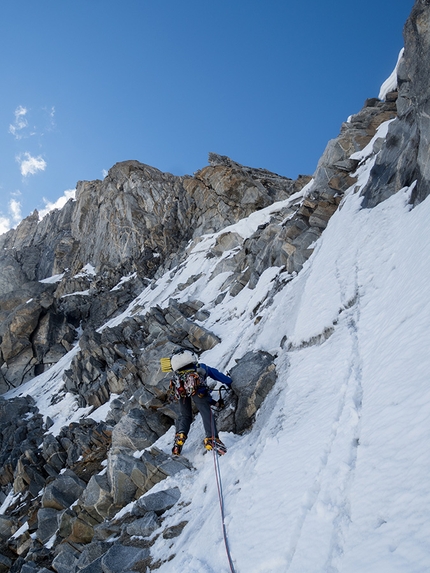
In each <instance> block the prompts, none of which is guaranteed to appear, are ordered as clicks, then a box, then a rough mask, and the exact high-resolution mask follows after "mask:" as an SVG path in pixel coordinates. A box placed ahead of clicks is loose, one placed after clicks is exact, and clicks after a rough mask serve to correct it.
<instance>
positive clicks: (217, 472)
mask: <svg viewBox="0 0 430 573" xmlns="http://www.w3.org/2000/svg"><path fill="white" fill-rule="evenodd" d="M220 395H221V392H220ZM211 427H212V440H213V441H214V440H215V421H214V415H213V412H212V408H211ZM212 452H213V459H214V469H215V477H216V484H217V488H218V498H219V505H220V511H221V521H222V534H223V537H224V545H225V551H226V553H227V559H228V563H229V565H230V570H231V573H235V569H234V566H233V560H232V558H231V554H230V548H229V545H228V539H227V529H226V527H225V521H224V496H223V493H222V482H221V470H220V467H219V460H218V454H217V452H216V449H215V448H214V447H213V448H212Z"/></svg>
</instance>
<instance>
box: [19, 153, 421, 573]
mask: <svg viewBox="0 0 430 573" xmlns="http://www.w3.org/2000/svg"><path fill="white" fill-rule="evenodd" d="M363 161H365V158H363ZM372 164H373V158H372V157H370V156H369V158H368V160H367V161H366V162H365V163H364V164H363V165H362V166H361V167H360V179H359V181H360V186H361V185H364V183H365V181H366V180H367V175H368V173H369V170H370V167H371V165H372ZM412 188H413V186H412V187H411V188H408V189H403V190H401V191H399V192H398V193H397V194H396V195H395V196H393V197H391V198H390V199H388V200H387V201H385V202H383V203H382V204H380V205H379V206H377V207H375V208H374V209H371V210H363V209H361V199H362V198H361V197H360V196H359V193H357V192H356V191H357V190H356V189H355V190H354V189H351V190H350V192H349V193H348V194H347V196H346V197H345V199H344V201H343V204H342V205H341V208H340V209H339V210H338V211H337V212H336V213H335V214H334V216H333V217H332V219H331V220H330V223H329V225H328V227H327V229H326V230H325V231H324V233H323V235H322V237H321V238H320V239H319V240H318V242H317V243H316V245H315V251H314V253H313V255H312V257H311V258H310V259H309V261H308V262H307V263H306V265H305V267H304V268H303V270H302V271H301V272H300V273H299V274H298V275H297V276H295V277H291V276H288V275H286V273H285V272H284V270H283V269H279V268H272V269H269V270H268V271H266V272H265V273H264V274H263V275H262V277H261V279H260V281H259V283H258V285H257V287H256V288H255V289H254V290H249V289H248V288H245V289H243V291H241V292H240V293H239V294H238V295H237V296H236V297H234V298H232V297H229V295H227V296H226V297H225V299H224V300H223V302H222V303H221V304H218V305H216V304H215V299H216V297H217V296H218V294H219V288H220V285H221V284H222V282H223V281H224V280H225V279H226V277H227V276H228V274H226V273H224V274H223V273H221V274H218V275H216V276H214V277H213V278H212V279H211V278H210V277H211V276H212V272H213V270H214V266H215V265H216V264H218V262H219V259H218V258H215V259H207V258H206V257H205V253H206V251H207V248H208V247H209V245H211V244H213V241H214V240H215V238H216V236H215V235H211V236H207V237H206V238H204V239H203V241H201V242H200V243H198V244H197V245H195V246H194V247H190V253H189V256H188V259H187V262H186V263H185V264H183V265H182V266H181V267H180V268H178V269H177V270H176V272H169V273H167V274H166V275H165V276H164V277H161V278H160V279H159V281H158V286H157V287H156V288H155V289H154V288H153V289H151V288H147V289H145V291H143V292H142V294H141V295H140V296H139V297H138V299H136V301H135V303H134V304H133V305H131V306H130V308H129V309H128V311H127V312H126V313H124V314H123V315H122V316H121V317H117V318H116V319H115V320H114V321H112V322H111V323H108V324H107V325H106V326H111V325H113V324H114V323H117V322H118V321H120V320H122V319H123V318H125V317H126V316H128V315H130V314H131V315H132V314H133V313H134V312H136V308H137V307H138V306H139V307H140V310H139V312H145V311H146V309H148V308H150V307H151V306H153V305H155V304H159V305H161V306H163V305H167V303H168V300H169V298H170V297H172V296H173V297H175V298H177V299H178V300H187V299H196V298H197V299H199V300H201V301H202V302H204V304H205V307H204V308H206V309H208V310H209V311H210V313H211V314H210V318H209V319H208V320H207V321H206V322H205V323H204V324H205V327H207V328H208V329H210V330H212V331H213V332H215V334H217V335H218V336H220V337H221V339H222V341H221V343H220V344H219V345H217V346H216V347H215V348H214V349H212V350H211V351H208V352H206V353H205V354H204V355H202V361H203V362H205V363H207V364H210V365H212V366H215V367H217V368H219V369H221V370H227V369H229V368H231V367H232V366H233V365H234V364H235V358H240V357H241V356H243V355H244V354H245V353H246V352H247V351H249V350H253V349H255V350H257V349H258V350H260V349H261V350H266V351H268V352H270V353H272V354H273V355H274V356H276V359H275V360H276V367H277V373H278V380H277V383H276V385H275V387H274V388H273V390H272V392H271V393H270V394H269V396H268V398H267V399H266V401H265V402H264V404H263V406H262V408H261V409H260V411H259V412H258V415H257V419H256V422H255V424H254V427H253V429H252V431H250V432H249V433H247V434H245V435H242V436H237V435H233V434H228V433H224V434H221V438H222V440H223V441H224V442H225V443H226V445H227V447H228V448H229V450H228V453H227V454H226V455H225V456H223V457H222V458H220V459H219V466H220V471H221V476H222V491H223V495H224V510H225V527H226V531H227V536H228V543H229V546H230V550H231V555H232V559H233V563H234V568H235V571H236V573H286V572H288V573H364V572H365V573H373V572H374V573H395V572H400V571H401V572H403V573H424V572H428V571H430V486H429V476H430V448H429V444H430V384H429V374H428V373H429V371H430V353H429V352H428V345H429V343H428V340H429V333H430V297H429V296H428V290H429V288H428V284H429V278H430V276H429V270H430V234H429V232H428V221H429V220H430V198H428V199H427V200H426V201H424V202H423V203H422V204H420V205H419V206H418V207H416V208H414V209H411V208H410V205H409V203H408V199H409V196H410V193H411V191H412ZM292 200H294V201H297V200H300V198H299V197H295V198H294V199H292ZM279 208H280V206H279V205H278V206H276V205H275V206H271V208H268V209H266V210H264V211H261V212H259V213H256V214H254V215H252V216H251V217H252V219H250V220H247V221H242V222H240V223H239V224H238V225H237V226H233V227H231V228H229V230H230V231H234V232H236V233H238V234H239V235H240V236H242V237H244V238H245V237H246V236H248V235H249V233H251V232H252V229H254V228H256V227H257V226H258V225H259V224H261V222H263V221H265V220H266V219H267V217H269V216H270V213H271V212H273V211H275V210H276V209H279ZM224 232H225V230H224ZM230 255H231V253H230ZM228 256H229V253H224V255H223V257H228ZM200 273H201V274H202V275H201V277H200V278H199V279H198V280H197V281H196V282H195V283H193V284H192V285H191V286H189V287H187V288H185V289H183V290H178V288H177V287H178V285H179V284H184V283H185V282H186V280H187V278H189V277H190V276H193V275H197V274H200ZM280 279H286V280H285V284H284V286H283V287H282V288H281V290H279V291H277V289H274V286H275V284H278V285H279V280H280ZM257 304H261V306H260V310H259V314H260V315H261V320H260V321H259V322H258V324H255V323H254V318H255V317H254V316H253V315H252V311H253V309H254V308H255V307H256V306H257ZM142 308H143V310H142ZM75 352H76V349H75V350H73V351H72V352H71V353H69V355H68V356H67V357H65V358H63V360H62V361H61V363H59V364H57V365H56V366H55V367H54V368H53V369H51V370H50V371H49V372H46V373H44V374H43V375H41V376H39V377H38V378H36V379H34V380H33V381H31V382H29V383H27V385H26V386H23V387H20V388H19V389H18V390H15V391H14V392H13V393H9V396H12V395H17V394H22V393H30V394H32V395H34V396H35V398H36V399H37V400H38V404H39V407H40V408H41V410H42V411H43V412H44V413H45V414H46V415H49V416H50V417H52V418H53V420H54V426H53V428H51V431H52V432H54V433H55V432H56V431H58V430H59V429H60V428H61V426H62V425H63V424H64V423H66V422H69V421H70V420H71V419H76V418H77V417H79V416H80V415H81V416H82V415H87V414H88V412H87V411H78V410H76V408H75V409H74V410H73V403H72V397H71V396H69V395H65V397H64V401H63V402H62V403H59V404H55V405H50V402H49V396H50V395H51V394H52V392H54V389H55V391H56V392H58V388H59V386H61V376H62V372H63V370H64V368H67V366H68V364H69V363H70V360H71V358H72V357H73V355H74V353H75ZM65 412H67V415H65ZM106 413H107V408H105V409H104V410H103V412H98V414H97V411H96V413H94V414H93V415H94V416H95V417H96V418H97V419H100V417H101V414H104V415H106ZM90 415H91V414H90ZM202 435H203V431H202V426H201V421H200V419H199V418H197V419H196V421H195V422H194V424H193V426H192V429H191V432H190V438H189V440H188V441H187V443H186V445H185V447H184V450H183V455H184V456H186V457H187V458H189V459H190V461H191V462H192V464H193V465H194V467H195V468H196V470H195V471H192V472H188V471H184V472H182V473H181V474H179V475H176V476H174V477H171V478H169V479H168V480H166V481H164V482H161V483H159V484H158V485H157V486H155V487H156V489H158V490H161V489H166V488H167V487H173V486H176V485H177V486H178V487H179V488H180V490H181V492H182V497H181V500H180V502H179V503H178V504H177V505H176V506H175V507H173V508H172V509H171V510H169V511H168V512H167V514H165V515H166V519H165V521H164V523H163V528H165V527H167V526H173V525H176V524H179V523H181V522H187V524H186V525H185V527H184V529H183V531H182V533H181V535H180V536H179V537H177V538H175V539H167V540H166V539H164V538H163V537H162V536H160V537H159V538H158V539H157V540H156V541H155V543H154V545H153V546H152V548H151V551H152V556H153V559H154V561H157V560H158V559H160V560H161V561H165V559H166V558H167V557H169V556H171V560H170V561H168V562H164V563H163V564H162V565H161V567H160V568H159V569H158V570H157V571H159V573H177V572H179V571H184V572H185V571H186V572H187V573H228V572H229V571H231V569H230V567H229V563H228V560H227V556H226V551H225V546H224V540H223V531H222V522H221V514H220V502H219V497H218V490H217V485H216V479H215V472H214V460H213V457H212V455H211V454H210V453H208V454H204V450H203V448H202V444H201V439H202ZM172 437H173V429H171V430H170V431H169V432H168V433H167V434H166V435H165V436H163V437H162V438H161V439H160V440H159V441H158V442H157V443H156V446H157V447H159V448H161V449H163V450H164V451H166V452H170V448H171V443H172ZM151 491H155V490H151ZM155 536H156V533H155V534H154V537H155Z"/></svg>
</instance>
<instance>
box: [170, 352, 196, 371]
mask: <svg viewBox="0 0 430 573" xmlns="http://www.w3.org/2000/svg"><path fill="white" fill-rule="evenodd" d="M197 362H198V358H197V356H196V354H194V352H192V351H191V350H179V351H178V352H175V354H174V355H173V356H172V358H171V359H170V364H171V366H172V370H174V371H175V372H177V371H178V370H181V369H183V368H184V366H191V365H192V364H197Z"/></svg>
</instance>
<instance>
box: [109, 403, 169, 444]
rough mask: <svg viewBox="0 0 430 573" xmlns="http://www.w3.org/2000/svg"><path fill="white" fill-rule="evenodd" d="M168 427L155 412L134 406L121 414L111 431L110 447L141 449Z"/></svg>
mask: <svg viewBox="0 0 430 573" xmlns="http://www.w3.org/2000/svg"><path fill="white" fill-rule="evenodd" d="M169 427H170V423H163V419H162V418H161V417H160V415H159V414H157V412H154V411H151V410H146V409H145V410H144V409H143V408H134V409H132V410H131V411H130V412H129V413H128V414H127V415H126V416H123V417H122V418H121V420H120V421H119V422H118V424H117V425H116V426H115V427H114V428H113V431H112V448H127V449H130V450H143V449H144V448H147V447H149V446H150V445H152V444H153V443H154V442H155V441H157V440H158V438H159V437H160V436H162V435H163V434H164V433H165V432H166V431H167V430H168V429H169Z"/></svg>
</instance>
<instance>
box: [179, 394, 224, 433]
mask: <svg viewBox="0 0 430 573" xmlns="http://www.w3.org/2000/svg"><path fill="white" fill-rule="evenodd" d="M192 400H193V401H194V404H195V405H196V406H197V409H198V411H199V412H200V414H201V416H202V420H203V426H204V428H205V434H206V437H207V438H210V437H211V436H212V435H215V436H216V437H217V436H218V433H217V429H216V425H215V419H214V417H213V414H212V411H211V406H210V400H211V398H210V396H203V397H202V398H200V397H199V396H197V395H196V396H193V397H192ZM192 421H193V411H192V405H191V398H190V397H187V398H181V399H180V400H179V417H178V419H177V420H176V431H177V432H183V433H184V434H186V435H187V436H188V432H189V431H190V426H191V422H192ZM212 427H213V430H212Z"/></svg>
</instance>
